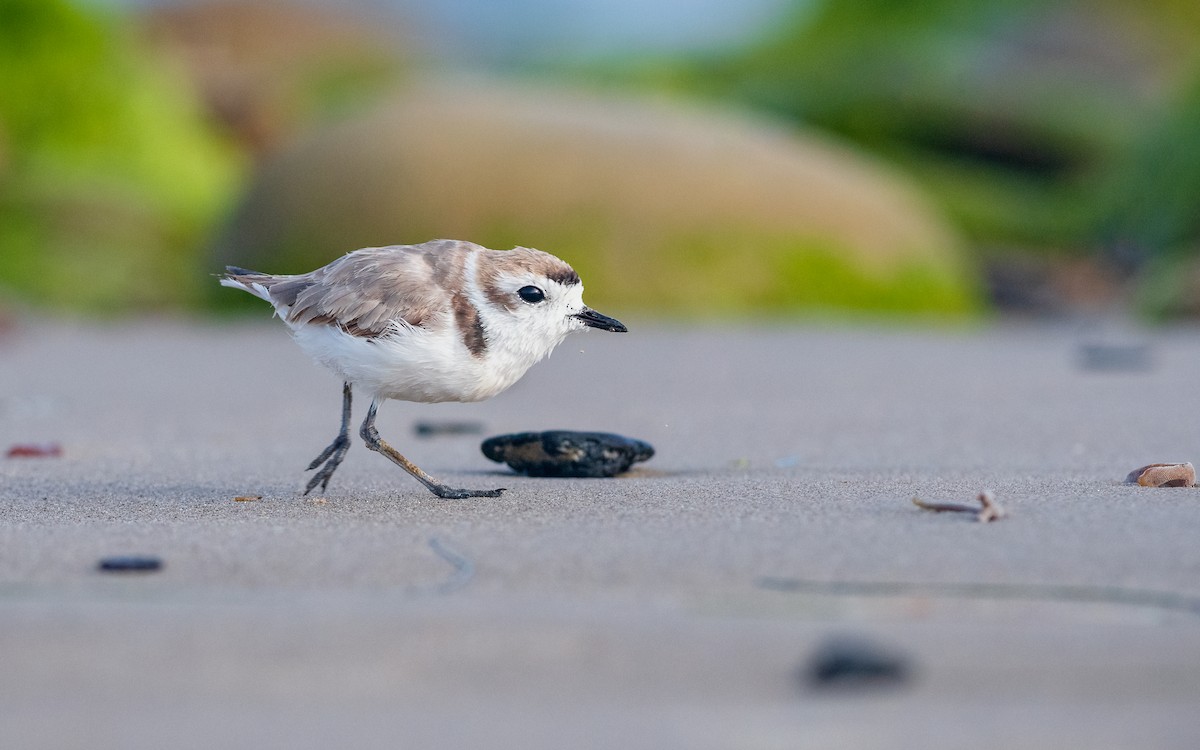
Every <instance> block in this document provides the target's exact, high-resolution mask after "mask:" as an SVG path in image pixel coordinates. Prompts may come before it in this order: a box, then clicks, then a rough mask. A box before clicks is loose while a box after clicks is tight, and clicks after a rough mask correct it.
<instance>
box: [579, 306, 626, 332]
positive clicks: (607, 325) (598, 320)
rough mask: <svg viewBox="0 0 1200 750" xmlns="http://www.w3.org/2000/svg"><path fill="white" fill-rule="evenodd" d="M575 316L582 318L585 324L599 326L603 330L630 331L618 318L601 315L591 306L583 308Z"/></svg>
mask: <svg viewBox="0 0 1200 750" xmlns="http://www.w3.org/2000/svg"><path fill="white" fill-rule="evenodd" d="M575 317H577V318H579V319H580V320H582V321H583V324H584V325H585V326H589V327H591V328H599V329H600V330H601V331H613V332H614V333H627V332H628V331H629V329H628V328H626V327H625V324H624V323H622V322H621V321H619V320H617V319H616V318H610V317H608V316H607V315H601V314H600V313H598V312H596V311H595V310H593V309H591V308H590V307H585V308H583V312H577V313H575Z"/></svg>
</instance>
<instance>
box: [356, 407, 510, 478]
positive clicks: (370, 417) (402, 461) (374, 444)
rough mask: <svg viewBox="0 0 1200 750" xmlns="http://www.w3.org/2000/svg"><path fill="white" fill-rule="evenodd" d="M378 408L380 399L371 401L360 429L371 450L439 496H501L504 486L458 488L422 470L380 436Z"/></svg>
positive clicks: (360, 433)
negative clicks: (376, 416) (377, 420)
mask: <svg viewBox="0 0 1200 750" xmlns="http://www.w3.org/2000/svg"><path fill="white" fill-rule="evenodd" d="M378 408H379V401H378V400H374V401H372V402H371V408H370V409H368V410H367V418H366V419H364V420H363V423H362V430H360V431H359V435H361V436H362V439H363V442H365V443H366V444H367V447H368V448H370V449H371V450H373V451H376V452H378V453H382V454H383V455H385V456H387V457H388V458H389V459H391V461H392V463H394V464H396V465H397V466H399V467H400V468H402V469H404V470H405V471H407V472H408V473H409V474H412V475H413V476H414V477H416V479H417V481H418V482H420V483H421V484H423V485H425V487H426V489H428V490H429V491H430V492H432V493H433V494H435V495H437V496H438V497H442V498H447V499H450V500H461V499H463V498H467V497H500V493H501V492H504V489H503V488H501V489H498V490H456V489H454V488H453V487H449V486H447V485H444V484H442V483H441V482H439V481H437V480H436V479H434V478H433V477H431V476H429V475H428V474H426V473H425V472H423V471H421V468H420V467H419V466H417V465H416V464H414V463H413V462H412V461H409V460H408V459H407V458H405V457H404V456H402V455H400V453H399V452H398V451H397V450H396V449H395V448H393V447H392V446H390V445H388V444H387V443H385V442H384V441H383V438H381V437H379V430H376V429H375V412H376V411H377V410H378Z"/></svg>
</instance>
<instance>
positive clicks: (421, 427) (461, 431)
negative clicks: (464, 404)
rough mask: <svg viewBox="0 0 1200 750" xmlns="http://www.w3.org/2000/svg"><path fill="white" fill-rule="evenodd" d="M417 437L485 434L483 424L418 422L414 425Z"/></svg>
mask: <svg viewBox="0 0 1200 750" xmlns="http://www.w3.org/2000/svg"><path fill="white" fill-rule="evenodd" d="M413 432H415V433H417V437H423V438H428V437H439V436H442V435H479V434H481V433H482V432H483V423H482V422H417V423H416V424H415V425H413Z"/></svg>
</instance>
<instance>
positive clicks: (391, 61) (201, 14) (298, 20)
mask: <svg viewBox="0 0 1200 750" xmlns="http://www.w3.org/2000/svg"><path fill="white" fill-rule="evenodd" d="M348 10H349V9H347V8H345V7H339V8H337V9H334V8H331V7H330V8H322V7H317V6H315V5H311V4H304V3H297V2H281V1H280V0H267V1H266V2H257V1H252V0H199V1H197V2H186V3H175V4H165V5H163V4H160V5H157V6H155V7H152V8H150V9H148V10H147V11H146V12H145V14H144V17H143V26H144V28H145V31H146V34H147V36H148V38H149V39H150V40H151V42H152V43H153V44H154V45H155V46H156V47H158V48H159V49H160V50H161V51H162V52H164V53H166V54H170V55H172V56H174V57H175V58H177V59H179V60H181V61H182V62H183V63H184V65H185V67H186V68H187V70H188V73H189V74H190V75H191V77H192V79H193V80H194V81H195V82H196V85H197V88H198V89H199V91H200V93H201V95H202V96H203V98H204V101H205V104H206V105H207V107H208V109H209V111H210V112H211V113H212V114H213V116H214V117H215V118H216V119H217V120H219V121H220V122H221V123H222V124H223V125H224V126H225V127H226V128H228V129H229V130H230V132H232V133H233V134H234V135H235V136H236V137H237V139H238V141H239V142H240V143H241V144H242V145H243V146H244V147H246V148H248V149H249V150H250V151H252V152H255V153H260V152H262V151H265V150H267V149H269V148H271V147H273V146H275V145H276V144H278V143H279V142H280V141H281V140H282V139H283V138H285V137H286V136H288V135H291V134H292V133H293V132H295V131H296V130H299V129H301V128H302V127H303V126H304V125H305V124H306V123H308V122H309V121H311V120H313V119H314V118H319V117H320V116H322V115H328V114H329V113H330V112H331V111H332V112H340V111H341V110H343V109H344V108H346V107H347V106H352V105H353V104H354V103H355V102H356V101H359V102H361V101H362V100H364V99H366V100H369V99H370V98H372V97H373V96H374V95H377V94H378V93H379V92H380V91H381V90H383V89H385V88H387V87H390V86H392V85H394V84H395V82H396V81H397V80H398V79H399V78H400V76H401V75H402V73H403V71H404V69H405V68H406V67H407V65H408V64H409V63H410V61H411V60H412V58H413V57H414V50H415V49H417V48H418V46H419V45H418V44H417V43H416V42H415V40H414V39H413V38H412V36H411V35H408V34H405V33H404V28H403V26H402V24H400V23H399V22H397V21H395V20H394V19H393V18H390V17H383V16H380V17H371V16H369V15H367V14H366V12H365V11H363V10H361V9H360V10H359V11H358V12H357V13H349V12H348Z"/></svg>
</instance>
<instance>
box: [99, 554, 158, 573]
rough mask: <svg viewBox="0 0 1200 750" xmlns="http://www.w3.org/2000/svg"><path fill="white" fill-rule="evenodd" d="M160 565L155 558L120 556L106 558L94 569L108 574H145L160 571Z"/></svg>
mask: <svg viewBox="0 0 1200 750" xmlns="http://www.w3.org/2000/svg"><path fill="white" fill-rule="evenodd" d="M162 565H163V563H162V560H161V559H159V558H157V557H146V556H141V555H122V556H119V557H106V558H104V559H103V560H101V561H100V562H99V563H97V565H96V567H97V568H99V569H100V570H103V571H106V572H109V573H126V572H137V573H147V572H150V571H155V570H161V569H162Z"/></svg>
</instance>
